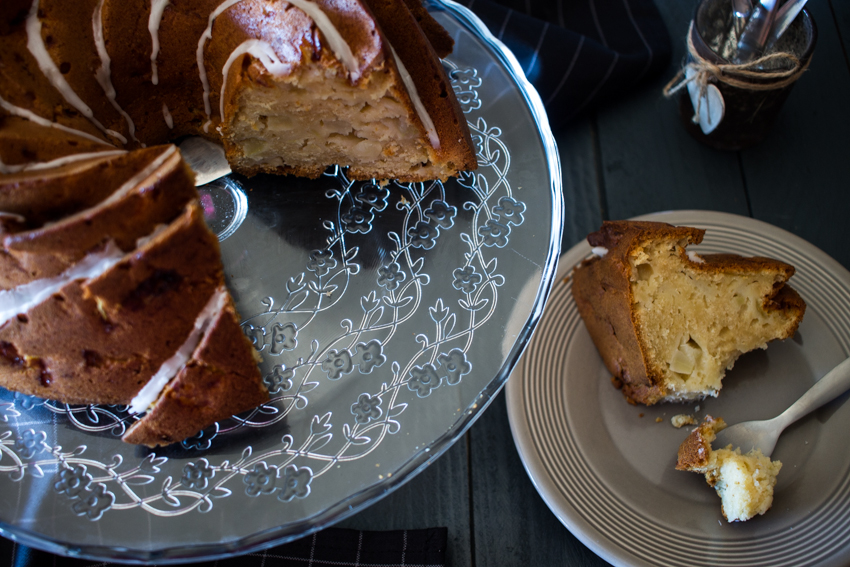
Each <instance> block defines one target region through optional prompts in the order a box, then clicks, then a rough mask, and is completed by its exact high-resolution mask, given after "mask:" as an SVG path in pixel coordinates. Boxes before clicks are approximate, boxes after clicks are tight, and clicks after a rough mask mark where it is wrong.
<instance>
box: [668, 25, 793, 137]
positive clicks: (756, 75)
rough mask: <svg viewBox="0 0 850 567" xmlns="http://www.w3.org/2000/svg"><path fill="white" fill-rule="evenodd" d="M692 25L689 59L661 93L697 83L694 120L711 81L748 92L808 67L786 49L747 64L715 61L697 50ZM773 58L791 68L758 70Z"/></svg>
mask: <svg viewBox="0 0 850 567" xmlns="http://www.w3.org/2000/svg"><path fill="white" fill-rule="evenodd" d="M693 28H694V22H693V20H692V21H691V25H690V28H689V29H688V42H687V44H688V54H689V55H690V62H689V63H687V64H686V65H685V66H684V67H683V68H682V69H680V70H679V72H678V73H676V76H675V77H673V78H672V79H671V80H670V82H668V83H667V84H666V85H665V86H664V89H663V91H662V92H663V93H664V96H665V97H666V98H670V97H671V96H673V95H674V94H676V93H677V92H679V91H680V90H681V89H683V88H684V87H686V86H687V85H688V84H689V83H691V82H695V83H696V84H697V86H698V87H699V94H700V96H699V99H698V102H697V108H696V109H695V110H696V112H695V114H694V121H695V122H697V121H698V120H699V110H700V105H701V104H702V99H703V98H704V97H705V92H706V89H707V88H708V84H709V83H718V82H719V83H724V84H727V85H729V86H731V87H737V88H739V89H743V90H749V91H772V90H775V89H781V88H783V87H787V86H788V85H791V84H793V83H794V82H795V81H797V79H799V78H800V76H801V75H802V74H803V73H805V72H806V70H807V69H808V68H809V62H806V64H805V65H804V64H803V62H802V61H800V59H799V58H798V57H797V56H795V55H794V54H792V53H788V52H785V51H782V52H774V53H770V54H768V55H764V56H762V57H759V58H758V59H755V60H753V61H750V62H747V63H740V64H735V63H713V62H711V61H709V60H707V59H706V58H704V57H702V56H701V55H700V54H699V53H697V50H696V47H695V46H694V42H693ZM773 61H785V62H787V64H790V68H788V69H782V70H778V71H763V70H760V69H759V68H760V67H761V66H763V65H765V64H766V63H770V62H773ZM688 70H691V71H693V73H692V74H691V76H690V77H688V76H687V75H688V73H687V71H688Z"/></svg>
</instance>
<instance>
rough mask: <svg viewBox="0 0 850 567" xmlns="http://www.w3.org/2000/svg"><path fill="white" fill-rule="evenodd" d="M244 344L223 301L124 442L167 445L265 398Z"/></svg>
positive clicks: (236, 319) (232, 313)
mask: <svg viewBox="0 0 850 567" xmlns="http://www.w3.org/2000/svg"><path fill="white" fill-rule="evenodd" d="M240 345H241V347H242V348H239V346H240ZM250 348H251V347H249V346H248V345H247V343H246V342H245V337H244V334H243V333H242V328H241V327H240V325H239V317H238V315H237V313H236V310H235V309H234V307H233V304H232V302H228V304H227V306H226V308H225V310H224V311H223V312H222V313H221V315H220V317H219V318H218V319H217V320H216V321H215V322H214V324H213V326H212V329H211V330H210V331H208V332H207V333H206V334H205V335H204V338H203V340H202V341H201V343H200V344H199V345H198V347H197V348H196V349H195V353H194V354H193V357H192V360H191V361H190V362H189V363H188V364H187V365H186V367H185V368H184V369H183V370H181V371H180V373H179V374H178V375H177V376H176V377H175V378H174V379H173V380H172V381H171V382H169V384H168V385H167V386H166V388H165V390H164V391H163V393H162V395H161V396H160V397H159V399H158V400H157V402H156V405H155V406H154V408H153V409H151V410H150V411H148V412H147V414H145V415H144V416H143V417H142V419H140V420H139V421H137V422H136V423H135V424H133V426H132V427H131V428H130V429H129V431H127V433H126V434H125V435H124V441H126V442H128V443H134V444H137V445H147V446H149V447H154V446H157V445H168V444H170V443H175V442H178V441H181V440H183V439H185V438H187V437H190V436H191V435H194V434H195V433H197V432H198V431H200V430H202V429H204V428H205V427H207V426H209V425H212V424H213V423H215V422H216V421H218V420H221V419H222V418H223V417H227V416H230V415H235V414H237V413H241V412H243V411H247V410H250V409H252V408H255V407H257V406H259V405H260V404H263V403H265V402H267V401H268V399H269V394H268V390H266V388H265V386H264V385H263V380H262V375H261V374H260V371H259V369H258V368H257V365H256V363H255V362H254V359H253V356H252V353H251V350H250Z"/></svg>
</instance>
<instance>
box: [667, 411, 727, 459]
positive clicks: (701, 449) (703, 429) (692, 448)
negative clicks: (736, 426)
mask: <svg viewBox="0 0 850 567" xmlns="http://www.w3.org/2000/svg"><path fill="white" fill-rule="evenodd" d="M723 429H726V422H725V421H723V418H720V417H718V418H716V419H715V418H714V417H712V416H710V415H706V416H705V418H704V419H703V421H702V423H700V424H699V426H697V427H696V428H694V429H693V430H692V431H691V433H690V435H688V436H687V437H686V438H685V440H684V441H683V442H682V444H681V445H680V446H679V454H678V457H677V459H676V470H680V471H693V472H699V473H705V471H706V466H707V465H708V457H709V454H710V453H711V444H712V442H714V439H715V438H716V437H717V433H718V432H719V431H722V430H723Z"/></svg>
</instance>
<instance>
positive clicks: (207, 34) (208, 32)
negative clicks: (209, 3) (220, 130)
mask: <svg viewBox="0 0 850 567" xmlns="http://www.w3.org/2000/svg"><path fill="white" fill-rule="evenodd" d="M241 1H242V0H226V1H225V2H222V3H221V4H219V5H218V7H217V8H216V9H215V10H213V11H212V13H211V14H210V17H209V20H208V22H207V28H206V29H205V30H204V33H202V34H201V37H200V39H198V50H197V51H196V52H195V57H196V58H197V60H198V75H199V76H200V78H201V84H202V85H203V87H204V110H205V111H206V113H207V116H210V115H212V107H211V106H210V82H209V79H208V78H207V70H206V68H205V67H204V45H205V44H206V43H207V40H208V39H211V38H212V27H213V22H215V19H216V18H217V17H218V16H219V14H221V13H222V12H224V11H225V10H227V9H228V8H230V7H231V6H233V5H234V4H238V3H239V2H241ZM208 129H209V122H208V123H207V124H204V132H206V131H207V130H208Z"/></svg>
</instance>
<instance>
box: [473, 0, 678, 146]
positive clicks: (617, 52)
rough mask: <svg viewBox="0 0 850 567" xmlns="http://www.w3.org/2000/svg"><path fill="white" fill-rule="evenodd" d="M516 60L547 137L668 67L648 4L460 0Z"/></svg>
mask: <svg viewBox="0 0 850 567" xmlns="http://www.w3.org/2000/svg"><path fill="white" fill-rule="evenodd" d="M459 1H460V2H461V3H462V4H464V5H465V6H466V7H468V8H470V9H471V10H472V11H473V12H475V13H476V15H478V17H479V18H481V19H482V20H483V21H484V23H485V24H486V25H487V27H488V28H489V29H490V31H491V32H492V33H493V35H495V36H496V37H497V38H499V39H500V40H501V41H502V42H503V43H504V44H505V45H507V47H508V48H509V49H510V50H511V51H512V52H513V53H514V55H516V57H517V59H518V60H519V63H520V65H521V66H522V69H523V71H524V72H525V74H526V76H527V77H528V79H529V81H530V82H531V83H532V84H533V85H534V87H535V88H536V89H537V92H538V93H539V94H540V98H541V99H543V104H544V105H545V106H546V111H547V113H548V115H549V122H550V124H551V126H552V129H553V130H556V129H558V128H561V127H563V126H565V125H567V124H568V123H569V122H570V121H571V120H572V119H574V118H577V117H578V116H580V115H581V114H582V113H583V112H586V111H588V110H591V109H592V108H594V107H596V106H597V105H599V104H602V103H605V102H609V101H611V100H614V99H616V98H620V97H623V96H626V95H628V94H629V93H630V92H631V91H633V90H634V89H635V88H636V87H637V86H638V85H639V84H640V83H641V81H643V80H645V79H648V78H650V77H652V76H653V75H656V74H658V73H660V72H661V71H664V70H665V69H666V68H667V65H668V64H669V62H670V55H671V45H670V36H669V34H668V33H667V28H666V27H665V26H664V22H663V21H662V19H661V15H660V14H659V12H658V10H657V8H656V7H655V5H654V4H653V3H652V0H459Z"/></svg>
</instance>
